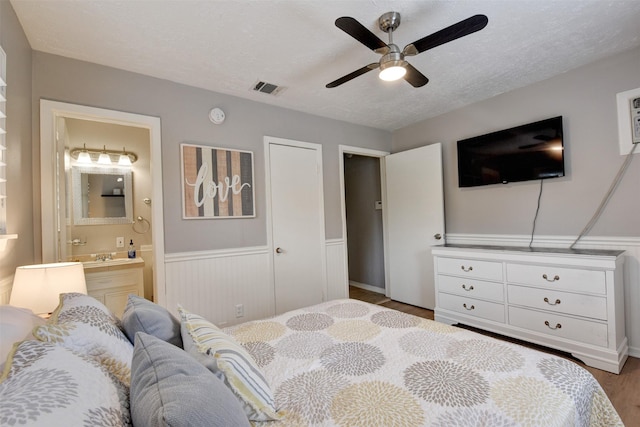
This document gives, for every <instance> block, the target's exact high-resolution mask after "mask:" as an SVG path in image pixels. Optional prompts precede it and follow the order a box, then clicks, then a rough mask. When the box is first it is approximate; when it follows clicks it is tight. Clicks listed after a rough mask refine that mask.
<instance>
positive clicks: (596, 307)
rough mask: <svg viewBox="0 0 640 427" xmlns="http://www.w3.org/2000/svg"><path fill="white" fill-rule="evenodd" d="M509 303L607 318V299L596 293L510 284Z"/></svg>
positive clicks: (594, 317) (595, 317) (508, 291)
mask: <svg viewBox="0 0 640 427" xmlns="http://www.w3.org/2000/svg"><path fill="white" fill-rule="evenodd" d="M507 294H508V299H509V304H515V305H522V306H525V307H531V308H538V309H541V310H548V311H551V312H553V313H559V314H573V315H576V316H584V317H590V318H593V319H599V320H607V299H606V298H605V297H599V296H595V295H583V294H573V293H569V292H561V291H556V290H553V289H539V288H528V287H525V286H516V285H509V286H508V288H507Z"/></svg>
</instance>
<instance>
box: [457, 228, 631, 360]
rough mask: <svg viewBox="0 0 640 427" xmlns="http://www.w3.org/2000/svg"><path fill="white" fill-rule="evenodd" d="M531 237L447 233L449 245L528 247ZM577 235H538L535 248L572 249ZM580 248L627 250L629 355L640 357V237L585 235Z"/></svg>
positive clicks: (626, 326) (626, 320) (626, 287)
mask: <svg viewBox="0 0 640 427" xmlns="http://www.w3.org/2000/svg"><path fill="white" fill-rule="evenodd" d="M530 238H531V237H530V236H526V235H497V234H491V235H489V234H447V236H446V241H447V243H449V244H460V245H491V246H528V245H529V240H530ZM574 240H575V237H570V236H536V237H535V239H534V241H533V246H534V247H544V248H568V247H569V246H570V245H571V244H572V243H573V241H574ZM575 248H576V249H614V250H616V249H617V250H624V251H625V255H624V258H625V259H624V288H625V289H624V303H625V304H624V311H625V313H624V314H625V328H626V334H627V339H628V340H629V355H630V356H633V357H640V238H637V237H599V236H596V237H585V238H583V239H582V240H580V242H579V243H578V244H577V245H576V246H575Z"/></svg>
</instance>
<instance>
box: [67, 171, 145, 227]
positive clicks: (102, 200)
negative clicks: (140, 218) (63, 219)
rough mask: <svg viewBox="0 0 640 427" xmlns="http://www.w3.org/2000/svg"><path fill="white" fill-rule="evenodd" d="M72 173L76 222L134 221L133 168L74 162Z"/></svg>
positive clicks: (124, 222)
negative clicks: (75, 163) (79, 164)
mask: <svg viewBox="0 0 640 427" xmlns="http://www.w3.org/2000/svg"><path fill="white" fill-rule="evenodd" d="M71 175H72V178H71V182H72V187H73V200H72V205H73V224H74V225H99V224H129V223H132V222H133V203H132V194H131V193H132V184H131V175H132V174H131V170H129V169H128V168H111V167H101V166H73V167H72V174H71Z"/></svg>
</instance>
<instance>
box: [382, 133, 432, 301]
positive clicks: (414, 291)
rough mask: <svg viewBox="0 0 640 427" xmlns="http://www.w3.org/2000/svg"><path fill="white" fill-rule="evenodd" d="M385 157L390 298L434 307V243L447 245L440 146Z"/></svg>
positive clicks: (386, 230) (386, 229) (430, 146)
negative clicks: (432, 249) (432, 253)
mask: <svg viewBox="0 0 640 427" xmlns="http://www.w3.org/2000/svg"><path fill="white" fill-rule="evenodd" d="M384 161H385V174H386V196H387V197H386V206H385V210H384V212H385V234H386V239H387V269H388V277H389V282H388V288H389V294H388V296H389V297H390V298H391V299H393V300H396V301H401V302H404V303H407V304H411V305H416V306H419V307H424V308H429V309H433V308H434V307H435V303H436V300H435V298H436V296H435V284H434V277H433V259H432V256H431V246H434V245H442V244H443V243H444V237H443V236H444V195H443V190H442V146H441V144H432V145H427V146H425V147H420V148H415V149H413V150H407V151H403V152H400V153H395V154H391V155H388V156H386V157H385V158H384Z"/></svg>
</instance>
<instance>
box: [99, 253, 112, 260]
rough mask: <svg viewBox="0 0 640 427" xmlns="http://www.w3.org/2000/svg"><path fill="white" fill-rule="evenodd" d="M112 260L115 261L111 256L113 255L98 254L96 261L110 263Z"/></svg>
mask: <svg viewBox="0 0 640 427" xmlns="http://www.w3.org/2000/svg"><path fill="white" fill-rule="evenodd" d="M112 259H113V257H112V256H111V253H106V254H97V255H96V261H110V260H112Z"/></svg>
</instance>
